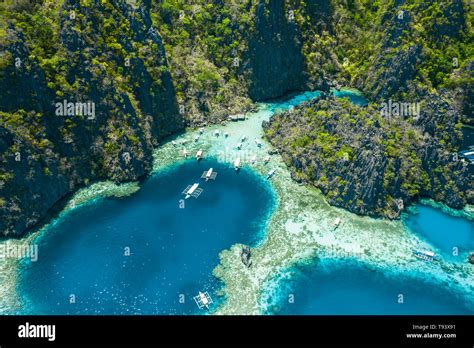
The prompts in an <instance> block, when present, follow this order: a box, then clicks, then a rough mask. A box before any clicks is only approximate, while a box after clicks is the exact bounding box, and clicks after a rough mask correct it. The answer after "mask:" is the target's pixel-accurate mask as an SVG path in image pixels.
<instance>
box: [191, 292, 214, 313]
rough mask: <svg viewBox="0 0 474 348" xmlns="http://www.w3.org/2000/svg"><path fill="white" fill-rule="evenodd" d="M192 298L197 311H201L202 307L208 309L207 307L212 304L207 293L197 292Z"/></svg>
mask: <svg viewBox="0 0 474 348" xmlns="http://www.w3.org/2000/svg"><path fill="white" fill-rule="evenodd" d="M193 298H194V301H195V302H196V304H197V306H198V308H199V309H203V308H204V307H206V308H207V309H209V305H210V304H211V303H212V298H211V296H210V295H209V293H208V292H207V291H205V292H201V291H199V294H198V295H197V296H194V297H193Z"/></svg>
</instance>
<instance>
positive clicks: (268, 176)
mask: <svg viewBox="0 0 474 348" xmlns="http://www.w3.org/2000/svg"><path fill="white" fill-rule="evenodd" d="M275 172H276V170H275V169H272V170H270V171H269V172H268V174H267V179H270V178H271V177H272V176H273V175H275Z"/></svg>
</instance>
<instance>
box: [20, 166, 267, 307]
mask: <svg viewBox="0 0 474 348" xmlns="http://www.w3.org/2000/svg"><path fill="white" fill-rule="evenodd" d="M209 167H213V168H214V170H215V171H217V172H218V175H217V178H216V180H215V181H209V182H207V183H206V182H204V180H202V179H201V180H199V178H200V176H201V174H202V172H203V171H204V170H207V169H208V168H209ZM198 181H199V182H200V183H201V184H200V185H201V186H202V187H204V191H203V193H202V194H201V196H199V197H198V198H197V199H194V198H190V199H188V200H186V201H185V206H184V208H180V202H179V200H180V199H182V198H184V196H183V195H182V194H181V192H182V191H183V190H184V189H185V188H186V186H187V185H188V184H192V183H194V182H198ZM273 205H274V196H273V193H272V192H271V191H270V187H269V185H268V183H267V182H266V181H265V180H264V179H262V178H261V177H259V176H257V175H255V174H253V173H252V172H250V171H247V170H245V169H242V170H241V171H240V172H239V173H236V172H235V170H234V169H233V168H229V167H228V166H226V165H223V164H219V163H217V162H216V161H213V160H209V159H205V160H202V161H201V162H200V163H198V162H196V161H195V160H189V161H188V162H186V163H182V164H179V165H175V166H173V167H172V168H170V169H168V170H166V171H164V172H163V173H161V174H159V175H155V176H153V177H151V178H149V179H148V180H147V181H146V182H145V183H143V185H142V187H141V190H140V191H139V192H138V193H136V194H134V195H133V196H131V197H126V198H122V199H118V198H113V199H104V200H100V201H97V202H95V203H93V204H89V205H87V206H83V207H80V208H77V209H76V210H73V211H71V212H70V213H69V214H67V215H66V216H65V217H63V218H60V219H59V220H58V221H57V222H56V223H55V224H53V225H52V226H51V227H49V228H48V229H47V230H46V231H45V233H44V235H43V237H41V238H40V239H39V240H38V244H39V260H38V261H37V262H27V263H26V264H25V266H24V267H23V268H22V270H21V272H20V279H19V285H18V287H19V293H20V294H22V296H23V299H24V300H25V301H26V303H27V306H26V308H25V310H24V311H23V312H24V313H34V314H59V313H64V314H132V313H137V314H138V313H140V314H192V313H198V312H199V311H198V309H197V306H196V304H195V302H194V300H193V298H192V297H193V296H196V295H197V294H198V291H208V292H209V293H210V295H211V297H212V298H213V300H214V301H215V300H216V299H217V296H216V292H217V291H218V289H219V288H220V287H221V284H220V283H219V282H218V281H217V279H216V278H214V277H213V276H212V270H213V269H214V267H215V266H216V265H217V264H218V263H219V258H218V254H219V252H220V251H222V250H223V249H227V248H229V247H230V246H231V245H233V244H235V243H244V244H250V245H254V244H256V243H257V242H258V241H259V240H260V238H261V236H262V230H263V224H264V223H265V220H266V218H267V216H268V214H269V213H270V212H271V210H272V208H273ZM127 247H128V248H130V249H129V251H130V255H129V256H127V255H126V253H128V249H126V248H127ZM71 295H74V296H75V303H73V304H71V303H70V299H71ZM183 295H184V297H183ZM180 296H181V297H180ZM183 299H184V303H181V302H180V300H183ZM201 313H202V311H201Z"/></svg>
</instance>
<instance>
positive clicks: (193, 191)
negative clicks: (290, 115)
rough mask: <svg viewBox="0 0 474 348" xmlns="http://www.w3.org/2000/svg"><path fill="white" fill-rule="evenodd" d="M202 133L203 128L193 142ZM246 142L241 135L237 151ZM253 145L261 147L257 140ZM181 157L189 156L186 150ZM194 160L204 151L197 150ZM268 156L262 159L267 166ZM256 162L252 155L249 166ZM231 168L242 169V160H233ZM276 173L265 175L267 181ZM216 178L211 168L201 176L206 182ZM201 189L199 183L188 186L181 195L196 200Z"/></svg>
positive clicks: (202, 156) (238, 158)
mask: <svg viewBox="0 0 474 348" xmlns="http://www.w3.org/2000/svg"><path fill="white" fill-rule="evenodd" d="M203 132H204V128H200V129H199V135H197V136H196V137H195V139H194V140H195V141H197V140H198V139H199V136H200V135H201V134H203ZM220 134H221V132H220V131H219V130H218V129H216V130H215V131H214V135H215V136H216V137H218V136H220ZM224 136H225V137H228V136H229V133H227V132H225V133H224ZM246 140H247V136H246V135H243V136H242V137H241V138H240V142H239V143H238V144H237V146H236V148H237V149H238V150H240V149H242V144H243V143H244V142H245V141H246ZM171 143H172V144H173V146H177V145H178V144H177V143H176V141H174V140H173V141H172V142H171ZM185 143H186V140H183V141H182V142H181V144H182V145H184V144H185ZM255 143H256V144H257V146H258V147H259V148H260V147H262V142H261V141H260V140H259V139H255ZM182 155H183V156H184V158H188V156H189V152H188V150H186V148H183V150H182ZM195 158H196V160H197V161H200V160H201V159H203V158H204V151H203V150H202V149H199V150H198V151H197V152H196V155H195ZM270 158H271V157H270V156H269V155H267V156H265V157H264V158H263V163H264V164H267V163H268V162H269V161H270ZM256 162H257V155H254V156H252V158H251V159H250V163H251V164H255V163H256ZM233 166H234V169H235V171H239V170H240V168H242V160H241V158H240V156H238V157H237V158H235V160H234V161H233ZM275 173H276V171H275V169H271V170H270V171H269V172H268V173H267V176H266V177H267V179H270V178H271V177H272V176H273V175H275ZM216 176H217V173H216V172H214V170H213V168H210V169H209V170H207V171H205V172H204V173H203V174H202V175H201V178H202V179H205V180H206V181H208V180H215V179H216ZM202 191H203V189H202V188H200V187H199V183H194V184H193V185H188V187H186V189H185V190H184V191H183V194H185V199H188V198H189V197H194V198H197V197H199V195H200V194H201V193H202Z"/></svg>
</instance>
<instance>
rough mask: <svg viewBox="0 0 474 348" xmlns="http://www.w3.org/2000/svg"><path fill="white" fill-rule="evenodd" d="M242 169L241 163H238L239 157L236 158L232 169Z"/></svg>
mask: <svg viewBox="0 0 474 348" xmlns="http://www.w3.org/2000/svg"><path fill="white" fill-rule="evenodd" d="M241 167H242V163H241V162H240V157H237V158H236V159H235V161H234V168H235V170H239V169H240V168H241Z"/></svg>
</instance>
